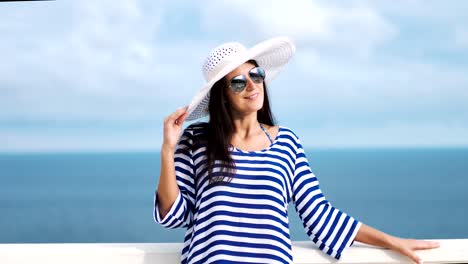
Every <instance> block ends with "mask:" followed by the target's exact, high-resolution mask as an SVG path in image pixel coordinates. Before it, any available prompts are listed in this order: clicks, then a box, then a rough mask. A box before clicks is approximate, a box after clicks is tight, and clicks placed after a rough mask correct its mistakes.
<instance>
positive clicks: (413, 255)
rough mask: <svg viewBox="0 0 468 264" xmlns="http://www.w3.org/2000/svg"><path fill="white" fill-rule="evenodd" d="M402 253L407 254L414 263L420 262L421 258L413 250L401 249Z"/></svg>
mask: <svg viewBox="0 0 468 264" xmlns="http://www.w3.org/2000/svg"><path fill="white" fill-rule="evenodd" d="M402 253H403V254H404V255H406V256H408V257H409V258H410V259H412V260H413V261H414V262H415V263H418V264H419V263H422V261H421V258H419V256H418V255H416V254H415V253H414V252H413V251H411V250H407V249H403V252H402Z"/></svg>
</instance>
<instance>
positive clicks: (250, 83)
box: [245, 76, 256, 91]
mask: <svg viewBox="0 0 468 264" xmlns="http://www.w3.org/2000/svg"><path fill="white" fill-rule="evenodd" d="M246 79H247V87H245V89H246V90H248V91H249V90H254V89H255V85H256V83H254V81H252V79H250V76H249V77H247V78H246Z"/></svg>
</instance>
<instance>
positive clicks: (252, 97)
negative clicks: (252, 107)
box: [244, 93, 258, 99]
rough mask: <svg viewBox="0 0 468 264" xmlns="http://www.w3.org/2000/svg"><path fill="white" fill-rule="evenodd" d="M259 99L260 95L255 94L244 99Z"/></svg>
mask: <svg viewBox="0 0 468 264" xmlns="http://www.w3.org/2000/svg"><path fill="white" fill-rule="evenodd" d="M257 97H258V93H254V94H252V95H250V96H247V97H244V98H245V99H255V98H257Z"/></svg>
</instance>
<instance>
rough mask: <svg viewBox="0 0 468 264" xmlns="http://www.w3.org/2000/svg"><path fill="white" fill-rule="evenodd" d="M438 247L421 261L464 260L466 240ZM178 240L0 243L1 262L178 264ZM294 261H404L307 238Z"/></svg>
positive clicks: (314, 263)
mask: <svg viewBox="0 0 468 264" xmlns="http://www.w3.org/2000/svg"><path fill="white" fill-rule="evenodd" d="M437 241H439V242H440V248H437V249H431V250H422V251H418V252H417V254H418V255H419V256H420V257H421V258H422V260H423V261H424V263H468V239H441V240H437ZM181 249H182V244H181V243H130V244H121V243H102V244H99V243H92V244H91V243H90V244H86V243H66V244H0V263H1V264H23V263H34V264H37V263H47V264H75V263H76V264H78V263H80V264H82V263H83V264H94V263H100V264H105V263H112V264H159V263H161V264H176V263H177V264H178V263H180V262H179V261H180V251H181ZM293 252H294V263H301V264H318V263H408V262H409V259H407V258H405V257H402V256H400V255H398V254H396V253H394V252H392V251H390V250H387V249H381V248H376V247H372V246H368V245H365V244H361V243H357V242H356V243H355V244H354V245H353V246H352V247H351V248H349V249H347V250H346V251H345V252H344V254H343V256H342V258H341V260H340V261H338V262H337V261H335V260H334V259H332V258H330V257H328V256H326V255H325V254H324V253H322V252H321V251H319V250H318V249H317V248H316V247H315V245H314V244H312V242H310V241H296V242H293Z"/></svg>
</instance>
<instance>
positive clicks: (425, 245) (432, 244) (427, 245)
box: [413, 241, 440, 250]
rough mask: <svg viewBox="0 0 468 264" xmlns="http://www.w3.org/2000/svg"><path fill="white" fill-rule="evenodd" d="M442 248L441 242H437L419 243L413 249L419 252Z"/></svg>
mask: <svg viewBox="0 0 468 264" xmlns="http://www.w3.org/2000/svg"><path fill="white" fill-rule="evenodd" d="M437 247H440V244H439V242H437V241H418V243H416V244H415V245H414V246H413V249H416V250H419V249H431V248H437Z"/></svg>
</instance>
